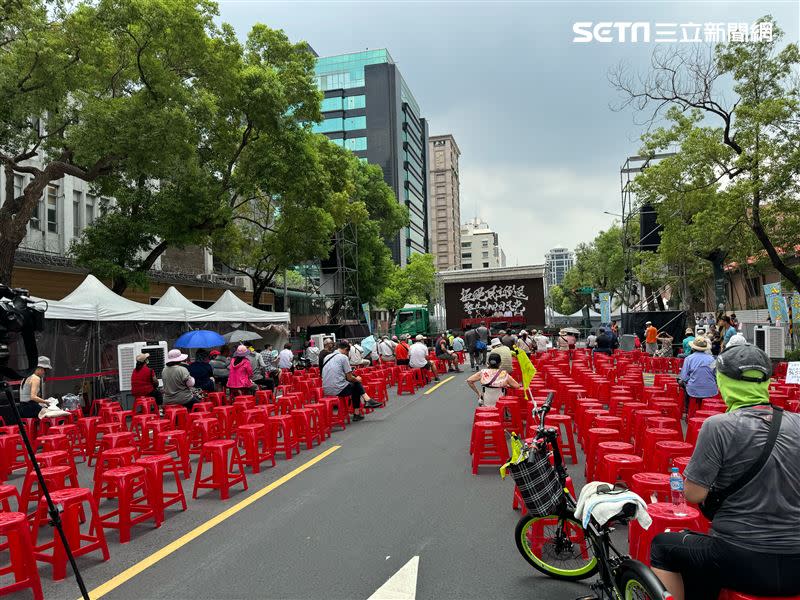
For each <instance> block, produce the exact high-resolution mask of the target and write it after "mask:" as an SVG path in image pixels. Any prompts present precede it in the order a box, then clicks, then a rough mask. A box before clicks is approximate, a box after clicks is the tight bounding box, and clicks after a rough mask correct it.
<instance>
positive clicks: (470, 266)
mask: <svg viewBox="0 0 800 600" xmlns="http://www.w3.org/2000/svg"><path fill="white" fill-rule="evenodd" d="M461 268H462V269H471V268H472V263H464V264H462V265H461Z"/></svg>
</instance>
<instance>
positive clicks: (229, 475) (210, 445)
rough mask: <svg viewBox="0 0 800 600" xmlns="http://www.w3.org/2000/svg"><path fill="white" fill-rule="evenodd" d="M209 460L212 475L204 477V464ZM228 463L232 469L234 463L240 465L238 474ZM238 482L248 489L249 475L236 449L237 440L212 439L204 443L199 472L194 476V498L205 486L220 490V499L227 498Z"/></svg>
mask: <svg viewBox="0 0 800 600" xmlns="http://www.w3.org/2000/svg"><path fill="white" fill-rule="evenodd" d="M229 453H230V455H231V456H230V459H229V458H228V455H229ZM208 461H210V462H211V475H209V476H208V477H205V478H203V464H204V463H205V462H208ZM228 463H230V465H231V469H232V468H233V467H234V465H236V466H238V467H239V474H238V475H237V474H236V473H233V472H231V471H229V470H228ZM237 483H241V484H242V485H243V486H244V489H245V490H246V489H247V477H246V476H245V474H244V465H243V464H242V457H241V456H240V455H239V451H238V450H237V449H236V442H234V441H233V440H212V441H210V442H206V443H205V444H203V448H202V450H201V452H200V460H199V461H198V463H197V474H196V475H195V477H194V490H193V491H192V498H197V490H199V489H201V488H204V489H215V490H219V497H220V500H227V499H228V498H229V497H230V488H231V487H232V486H234V485H236V484H237Z"/></svg>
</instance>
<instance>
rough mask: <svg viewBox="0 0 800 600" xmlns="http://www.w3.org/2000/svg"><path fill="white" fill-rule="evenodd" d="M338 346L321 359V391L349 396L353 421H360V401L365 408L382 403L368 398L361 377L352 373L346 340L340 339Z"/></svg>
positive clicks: (327, 393) (326, 393)
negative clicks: (353, 412) (335, 350)
mask: <svg viewBox="0 0 800 600" xmlns="http://www.w3.org/2000/svg"><path fill="white" fill-rule="evenodd" d="M338 348H339V351H338V352H331V353H330V354H326V355H325V356H324V358H322V359H321V360H322V365H321V366H320V377H321V378H322V392H323V393H324V394H325V395H326V396H350V401H351V402H352V404H353V410H354V411H355V414H354V415H353V421H361V420H362V419H363V418H364V416H363V415H362V414H361V410H360V408H361V404H362V402H363V403H364V406H365V407H367V408H378V407H381V406H383V405H382V404H381V403H380V402H376V401H375V400H373V399H372V398H370V397H369V395H368V394H367V393H366V391H364V386H363V385H362V384H361V377H356V376H355V375H353V367H352V366H351V365H350V360H349V358H348V355H349V352H350V344H349V343H348V341H347V340H340V341H339V344H338Z"/></svg>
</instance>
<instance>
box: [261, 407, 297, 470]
mask: <svg viewBox="0 0 800 600" xmlns="http://www.w3.org/2000/svg"><path fill="white" fill-rule="evenodd" d="M268 420H269V423H270V425H271V426H272V431H273V432H274V436H275V437H274V439H275V440H276V442H275V448H276V452H283V453H284V455H285V456H286V459H287V460H289V459H291V458H292V452H293V451H296V452H297V454H300V440H299V439H298V437H297V428H296V427H295V423H294V417H292V415H276V416H274V417H269V419H268ZM278 438H280V439H278Z"/></svg>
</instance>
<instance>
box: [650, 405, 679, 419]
mask: <svg viewBox="0 0 800 600" xmlns="http://www.w3.org/2000/svg"><path fill="white" fill-rule="evenodd" d="M650 407H651V408H652V409H653V410H657V411H659V412H660V413H661V414H662V415H664V416H665V417H672V418H673V419H675V420H676V421H680V419H681V416H682V414H683V408H682V406H681V405H679V404H676V403H675V402H653V403H652V404H651V405H650Z"/></svg>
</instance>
